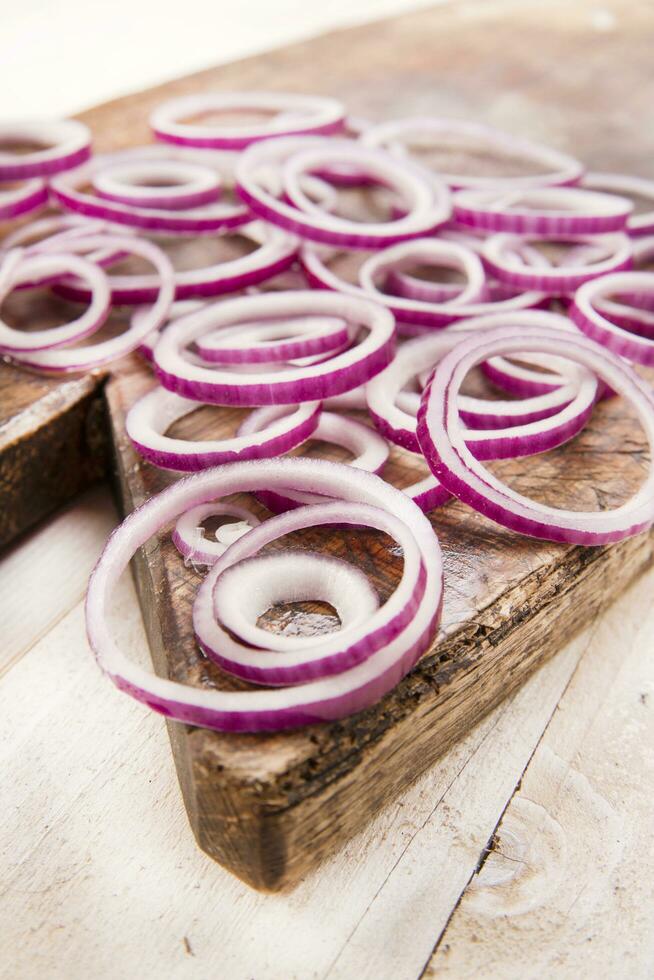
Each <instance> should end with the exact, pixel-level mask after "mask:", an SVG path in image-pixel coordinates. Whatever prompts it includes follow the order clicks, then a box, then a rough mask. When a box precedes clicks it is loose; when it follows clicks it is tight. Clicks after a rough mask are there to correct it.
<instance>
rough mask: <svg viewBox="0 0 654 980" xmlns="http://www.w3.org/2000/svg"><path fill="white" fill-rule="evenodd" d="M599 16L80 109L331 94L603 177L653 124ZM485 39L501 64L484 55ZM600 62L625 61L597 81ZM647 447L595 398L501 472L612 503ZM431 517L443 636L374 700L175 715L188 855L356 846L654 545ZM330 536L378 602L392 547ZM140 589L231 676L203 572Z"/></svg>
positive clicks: (531, 21)
mask: <svg viewBox="0 0 654 980" xmlns="http://www.w3.org/2000/svg"><path fill="white" fill-rule="evenodd" d="M603 11H604V16H603V18H600V19H599V20H598V19H597V15H596V10H595V8H594V7H593V6H592V5H591V4H586V3H583V4H580V5H579V7H578V8H577V9H575V10H574V11H570V10H567V9H566V8H565V7H564V6H563V5H559V4H553V5H552V6H551V8H549V10H548V14H549V17H548V19H547V21H546V22H543V18H542V11H541V10H540V9H539V8H538V7H537V6H531V5H529V6H525V5H524V4H521V5H517V4H507V3H502V4H499V5H498V4H492V3H491V4H488V3H487V4H457V5H455V6H453V7H451V8H448V9H438V10H434V11H431V12H427V13H422V14H416V15H412V16H406V17H403V18H401V19H399V20H395V21H389V22H384V23H382V24H379V25H373V26H368V27H365V28H361V29H357V30H354V31H349V32H346V33H343V34H339V35H335V36H332V37H327V38H321V39H318V40H316V41H312V42H310V43H309V44H305V45H296V46H294V47H292V48H288V49H285V50H283V51H279V52H273V53H271V54H270V55H265V56H263V57H259V58H256V59H252V60H249V61H246V62H242V63H239V64H236V65H232V66H227V67H224V68H220V69H217V70H215V71H212V72H206V73H203V74H202V75H199V76H195V77H194V78H192V79H186V80H182V81H180V82H175V83H172V84H170V85H167V86H165V87H162V88H158V89H155V90H152V91H151V92H148V93H143V94H140V95H137V96H133V97H130V98H128V99H124V100H121V101H120V102H117V103H111V104H109V105H107V106H103V107H100V108H99V109H96V110H93V111H92V112H90V113H87V114H86V116H85V119H86V121H87V122H88V123H89V124H90V125H91V126H92V127H93V129H94V132H95V133H96V134H97V139H96V145H97V146H98V148H99V149H103V148H107V147H116V146H121V145H129V144H132V143H135V142H138V141H140V140H142V139H145V138H147V123H146V120H147V115H148V111H149V109H150V108H151V106H152V105H154V104H155V103H156V102H157V101H159V100H160V99H162V98H163V97H168V96H170V95H172V94H181V93H183V92H187V91H195V90H199V89H201V88H207V87H222V88H255V87H264V88H277V89H290V90H293V89H296V90H302V91H316V92H320V91H324V92H330V93H332V94H336V95H340V96H342V97H343V98H344V99H345V100H346V101H347V103H348V105H349V106H350V108H351V110H352V111H353V112H355V113H357V114H359V113H363V114H366V115H368V116H371V117H373V118H384V117H389V116H392V115H394V114H407V113H413V114H417V113H421V112H436V113H449V114H452V115H457V116H463V117H470V118H478V119H482V120H485V121H488V122H491V123H495V124H498V125H503V126H506V127H507V128H509V129H513V130H515V131H517V132H522V133H523V134H526V135H531V136H534V137H536V138H543V139H545V140H547V141H548V142H550V143H552V144H553V145H558V146H560V147H561V148H564V149H569V150H570V151H572V152H575V153H576V154H578V155H580V156H582V157H584V159H586V161H587V162H588V163H589V164H590V165H592V166H593V167H596V168H600V167H601V168H610V167H614V168H621V169H628V170H631V171H634V172H641V173H647V169H648V167H651V163H650V160H651V158H652V150H654V134H653V133H652V131H651V128H648V127H647V125H646V122H647V119H648V114H649V112H650V108H649V107H650V99H649V96H648V94H647V87H646V85H645V84H642V82H643V80H645V79H646V78H647V77H648V75H647V72H648V70H649V53H650V51H651V47H650V42H651V37H652V15H651V11H650V9H649V8H648V6H647V5H645V4H633V3H632V4H629V5H628V6H625V5H621V4H617V3H616V4H612V5H608V6H607V7H606V8H603ZM625 11H628V14H629V16H628V18H624V17H623V12H625ZM607 18H608V19H607ZM491 36H492V40H493V50H494V51H495V52H497V51H501V52H502V58H501V60H498V58H497V57H494V56H493V57H491V56H490V53H489V52H490V48H489V38H490V37H491ZM536 37H537V41H538V43H537V44H535V43H534V39H535V38H536ZM591 42H592V43H591ZM607 62H609V63H611V64H620V65H621V71H620V72H619V73H617V75H616V73H614V72H612V73H607V72H606V70H605V66H606V64H607ZM591 93H592V102H591V100H590V99H589V95H590V94H591ZM625 105H628V106H629V112H628V113H626V112H625V111H624V107H625ZM201 247H203V248H205V247H209V248H211V249H213V248H219V247H223V246H222V243H220V244H219V243H209V244H208V245H206V246H201ZM194 248H197V246H194ZM182 260H183V256H182ZM147 384H148V381H147V375H145V374H144V373H143V372H142V370H141V369H140V368H139V367H137V365H136V362H135V361H133V362H125V364H124V365H122V366H121V369H120V371H119V372H118V373H117V376H116V378H115V379H114V380H113V381H112V382H111V384H110V386H109V395H108V397H109V404H110V408H111V415H112V425H113V429H114V437H115V445H116V449H117V462H118V468H119V470H120V475H121V485H122V493H123V499H124V501H125V505H126V506H127V507H131V506H133V505H134V504H136V503H138V502H140V501H141V500H142V499H144V497H145V496H146V495H148V494H149V493H151V492H152V491H153V490H155V489H157V488H159V487H160V486H161V485H163V484H164V483H165V482H167V480H169V479H170V477H165V476H162V475H161V474H157V473H156V472H155V471H153V470H152V469H151V468H149V467H147V466H144V465H141V464H140V463H139V461H138V460H137V459H136V458H135V457H134V455H133V454H132V452H131V449H130V447H129V445H128V444H127V443H126V440H125V438H124V434H123V433H122V429H121V424H122V416H123V414H124V410H125V409H126V408H127V407H128V406H129V405H130V404H131V403H132V402H133V400H134V398H135V397H136V395H137V393H138V391H140V390H142V389H143V386H144V385H147ZM206 414H207V413H205V417H204V418H202V417H201V416H200V413H198V417H196V418H195V419H190V420H189V421H188V422H187V423H186V425H187V431H189V432H190V431H194V432H195V433H196V434H197V435H202V434H203V433H204V434H207V433H208V431H209V430H208V428H207V426H210V428H211V432H212V433H213V434H217V433H219V432H227V431H231V430H232V429H233V426H234V419H233V416H232V414H231V413H228V412H222V413H216V412H213V413H212V416H213V418H212V419H211V420H210V419H208V418H206ZM180 430H181V426H180ZM641 449H642V447H641V445H640V444H639V442H638V436H637V434H634V432H633V425H632V424H631V421H630V419H629V417H628V416H626V415H624V414H622V412H621V409H620V408H619V406H616V405H608V406H602V408H601V410H600V411H598V413H597V417H596V418H595V420H594V422H593V425H592V426H591V427H590V428H589V430H588V431H587V432H586V433H585V434H584V435H583V437H581V438H580V439H579V440H577V441H576V442H575V443H574V445H572V446H570V447H568V448H567V449H566V450H564V451H562V452H557V453H552V454H548V455H547V456H546V457H543V458H540V459H537V460H532V461H528V462H518V463H507V464H502V466H501V467H498V469H499V470H500V472H502V473H503V474H504V475H505V476H509V477H510V478H511V480H512V483H513V484H514V485H515V486H518V487H519V488H520V489H521V490H523V491H524V492H527V493H532V494H535V495H537V496H540V497H541V498H542V499H547V500H549V502H552V503H557V502H558V503H561V504H565V503H572V502H574V503H575V505H577V506H591V507H592V506H595V505H598V506H600V507H605V506H612V505H614V504H615V503H616V502H617V501H619V500H621V499H623V498H624V497H625V496H626V494H627V493H628V492H629V491H630V490H631V489H633V487H634V486H635V485H636V483H637V481H638V480H639V479H640V477H641V475H642V472H643V468H644V466H645V465H646V461H645V459H644V458H643V454H642V452H641ZM616 459H619V462H620V465H619V466H616ZM388 475H390V476H391V478H393V479H397V480H398V482H400V483H401V481H402V480H404V482H408V481H409V476H408V468H407V462H406V459H404V460H400V459H399V456H396V458H395V460H394V462H393V463H392V464H391V466H390V467H389V470H388ZM555 488H556V489H555ZM434 524H435V527H436V529H437V531H438V533H439V535H440V536H441V540H442V542H443V545H444V550H445V554H446V562H447V576H448V578H447V581H448V586H447V593H446V604H445V611H444V621H443V630H442V634H441V636H440V637H439V642H438V645H437V647H436V649H435V650H434V651H432V653H430V654H428V655H427V656H426V657H425V658H423V660H422V661H421V664H420V665H419V667H418V668H417V669H416V670H415V671H414V672H413V674H412V675H411V676H410V677H408V678H407V679H406V680H405V681H404V682H403V683H402V684H401V685H400V686H399V687H398V688H397V689H396V690H395V691H394V692H393V693H392V694H391V695H389V696H388V697H387V698H386V699H385V700H384V701H383V702H382V703H381V704H380V705H378V706H376V707H375V708H373V709H371V710H370V711H368V712H366V713H364V714H363V715H360V716H357V717H356V718H353V719H349V720H347V721H345V722H343V723H340V724H338V725H331V726H319V727H316V728H314V729H307V730H305V731H301V732H297V733H290V734H285V735H276V736H257V737H254V736H239V737H234V736H229V737H228V736H220V735H217V734H215V733H208V732H205V731H200V730H191V729H187V728H184V727H183V726H179V725H171V726H170V733H171V738H172V741H173V747H174V750H175V757H176V761H177V765H178V772H179V775H180V780H181V784H182V788H183V791H184V796H185V801H186V805H187V808H188V811H189V815H190V817H191V823H192V825H193V828H194V831H195V833H196V836H197V837H198V840H199V842H200V844H201V846H202V847H204V848H205V849H206V850H208V851H209V853H211V854H212V855H214V856H215V857H217V858H218V859H219V860H221V861H222V862H223V863H225V864H226V865H227V866H228V867H230V868H231V869H232V870H234V871H235V872H236V873H237V874H239V875H240V876H242V877H243V878H245V879H246V880H247V881H249V882H251V883H252V884H254V885H256V886H257V887H261V888H268V889H275V888H279V887H282V886H283V885H285V884H289V883H292V882H294V881H296V880H297V879H298V878H299V877H300V876H301V875H302V874H303V873H304V872H305V871H306V870H307V868H308V867H309V865H310V863H312V862H314V861H316V860H318V859H319V858H322V857H324V855H326V854H327V853H328V852H329V851H330V850H331V849H332V848H333V847H334V846H335V845H336V844H337V843H339V842H341V841H343V840H344V839H347V838H348V837H349V836H351V835H352V834H353V833H354V832H355V831H357V830H358V829H359V828H360V827H361V826H362V824H363V823H365V821H366V820H368V819H370V818H371V817H372V816H373V815H374V814H375V813H376V812H377V811H378V810H379V808H380V807H381V806H382V805H383V804H385V803H388V802H389V801H390V800H392V799H393V798H394V797H395V796H396V795H397V793H398V792H399V791H401V790H402V789H403V788H404V787H405V786H406V785H407V784H408V783H410V782H411V781H413V780H415V779H416V778H417V777H418V776H419V774H420V773H421V772H423V771H424V770H425V769H426V768H427V767H428V766H429V765H430V764H431V763H432V762H433V761H434V760H435V759H436V758H437V757H438V756H439V755H440V754H441V753H442V752H443V751H444V750H445V749H446V748H447V747H448V746H449V745H450V744H451V743H452V742H453V741H454V740H455V739H456V738H459V737H460V736H461V735H462V734H463V733H465V732H467V731H469V729H470V727H471V725H473V724H474V723H475V722H476V721H477V720H478V718H480V717H481V716H482V715H483V713H484V712H486V711H488V710H489V709H490V708H491V707H492V706H493V705H494V704H496V703H497V702H498V701H499V700H500V699H501V698H503V697H505V696H506V695H507V694H508V693H509V692H510V691H512V690H513V689H514V688H515V687H516V686H517V685H518V684H519V683H520V682H521V681H522V680H523V679H524V677H525V676H526V674H527V673H528V672H529V671H530V670H531V669H533V667H534V665H535V664H536V663H538V662H539V661H540V660H542V659H544V658H545V657H546V656H548V655H549V654H551V653H552V652H553V651H554V650H556V649H558V648H559V647H560V645H561V642H562V639H563V638H564V637H566V636H568V635H570V633H571V631H573V630H574V629H576V628H577V627H578V626H579V625H581V624H582V623H583V622H585V621H586V620H587V619H588V618H589V617H590V616H592V615H593V613H594V611H595V610H596V609H597V608H598V607H600V606H601V605H602V604H603V603H604V602H605V596H606V595H607V593H609V592H611V593H612V592H615V591H618V590H619V588H620V587H621V586H623V585H624V584H626V582H627V581H629V580H630V578H632V577H633V576H634V575H635V574H637V572H638V571H640V570H641V569H642V568H643V567H644V566H645V565H646V564H648V563H649V561H650V560H651V540H650V539H649V538H648V537H647V536H644V537H641V538H639V539H636V540H634V541H632V542H628V543H626V544H623V545H619V546H616V547H614V548H612V549H596V550H584V549H579V548H570V549H566V548H563V547H559V546H553V545H543V544H538V543H533V542H528V541H524V540H522V539H517V538H516V537H514V536H512V535H510V534H508V533H505V532H503V531H501V530H499V529H497V528H494V527H492V526H491V525H489V524H488V523H487V522H485V521H483V520H482V519H481V518H478V517H477V516H475V515H472V514H471V513H470V512H469V511H467V510H466V509H465V508H464V507H462V506H460V505H451V506H449V507H448V508H446V509H445V510H443V511H442V512H440V513H437V514H436V515H435V516H434ZM325 541H327V545H328V547H329V548H330V549H331V550H332V551H333V552H335V553H338V552H339V550H344V549H348V550H349V551H350V553H351V552H352V550H354V552H355V553H356V554H357V555H358V558H359V560H360V561H361V562H365V564H366V567H368V568H373V569H374V576H375V581H376V584H377V586H378V588H379V590H380V592H381V593H382V595H386V594H388V590H389V589H390V588H391V587H392V584H393V581H394V576H396V575H397V570H398V565H399V561H398V559H397V556H394V555H393V554H392V552H391V551H390V550H389V548H388V542H385V541H384V540H383V539H381V538H380V537H376V536H373V535H355V534H351V535H348V536H347V538H346V536H345V535H340V536H338V537H334V536H333V535H332V536H330V537H329V539H328V540H327V537H326V535H324V534H321V533H320V532H315V533H314V534H313V535H304V536H303V539H302V543H303V544H309V545H315V544H318V543H325ZM138 580H139V586H140V590H141V599H142V604H143V608H144V612H145V617H146V626H147V629H148V635H149V638H150V643H151V646H152V650H153V654H154V658H155V662H156V665H157V669H158V670H160V671H162V672H168V673H170V674H171V676H175V677H177V678H179V679H184V680H186V681H188V682H189V683H197V684H204V685H209V686H211V685H217V686H222V685H224V684H229V683H230V682H229V681H227V680H226V678H225V677H224V676H223V675H221V674H220V673H219V672H218V671H217V670H214V669H213V668H212V667H211V666H210V665H208V664H207V663H206V662H205V661H204V660H202V658H200V657H199V655H198V653H197V651H196V649H195V646H194V644H193V640H192V636H191V633H190V624H189V611H190V607H189V602H190V598H191V596H192V594H193V592H194V589H195V587H196V585H197V578H196V576H195V574H194V573H193V572H192V571H191V570H189V569H186V568H185V567H184V566H183V564H182V562H181V561H180V559H179V557H178V556H177V554H176V553H175V552H174V549H173V548H172V547H171V546H170V543H169V542H167V541H165V540H161V541H160V542H159V546H157V544H156V543H155V544H154V545H153V546H152V547H149V548H148V549H147V552H146V554H143V555H141V556H140V559H139V565H138ZM303 615H304V614H303ZM309 615H311V614H309ZM304 622H305V624H306V623H307V618H306V615H304ZM308 624H309V625H312V622H311V620H309V622H308ZM389 759H392V764H390V765H389Z"/></svg>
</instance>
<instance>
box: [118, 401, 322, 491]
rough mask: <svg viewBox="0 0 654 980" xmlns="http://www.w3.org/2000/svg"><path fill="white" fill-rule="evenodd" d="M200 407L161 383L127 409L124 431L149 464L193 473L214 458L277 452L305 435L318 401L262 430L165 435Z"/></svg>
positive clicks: (313, 423) (229, 460) (218, 460)
mask: <svg viewBox="0 0 654 980" xmlns="http://www.w3.org/2000/svg"><path fill="white" fill-rule="evenodd" d="M201 407H202V406H201V405H199V404H198V402H197V401H190V400H189V399H187V398H180V397H179V395H174V394H173V393H172V392H170V391H166V390H165V388H154V389H153V390H152V391H150V392H148V394H147V395H144V396H143V398H140V399H139V400H138V401H137V402H136V404H134V405H133V406H132V408H131V409H130V410H129V412H128V413H127V419H126V421H125V427H126V429H127V435H128V436H129V437H130V439H131V440H132V442H133V443H134V445H135V447H136V449H137V450H138V452H139V453H140V454H141V456H143V458H144V459H147V460H148V462H149V463H152V464H153V465H154V466H159V467H161V468H162V469H167V470H178V471H180V472H193V471H195V470H204V469H207V467H209V466H216V465H218V464H219V463H233V462H235V461H237V460H242V459H265V458H268V457H271V456H279V455H282V454H283V453H286V452H289V451H290V450H291V449H295V447H296V446H299V445H301V444H302V443H303V442H304V441H305V440H306V439H309V438H310V437H311V436H312V434H313V433H314V432H315V429H316V426H317V425H318V421H319V418H320V402H305V403H304V404H303V405H298V406H297V407H296V408H295V409H294V410H293V411H292V412H291V413H290V414H289V413H288V412H287V413H286V414H285V415H284V417H282V418H280V417H277V418H275V420H274V421H273V423H272V424H271V425H270V426H269V427H267V428H266V430H265V431H264V432H261V431H258V430H257V429H250V430H249V431H247V432H244V431H243V427H241V429H239V430H238V433H237V435H236V436H234V437H233V438H225V439H202V440H194V439H179V438H173V437H172V436H167V435H166V432H167V430H168V429H169V428H170V426H171V425H173V423H175V422H177V421H179V419H181V418H184V417H185V416H186V415H190V413H191V412H196V411H197V410H198V409H199V408H201Z"/></svg>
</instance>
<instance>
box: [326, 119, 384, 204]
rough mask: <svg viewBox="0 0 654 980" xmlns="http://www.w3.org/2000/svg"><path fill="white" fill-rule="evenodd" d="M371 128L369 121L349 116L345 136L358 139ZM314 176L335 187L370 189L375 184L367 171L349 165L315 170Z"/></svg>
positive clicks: (336, 165) (344, 125)
mask: <svg viewBox="0 0 654 980" xmlns="http://www.w3.org/2000/svg"><path fill="white" fill-rule="evenodd" d="M370 126H371V123H370V122H369V121H368V120H367V119H361V118H359V117H352V116H348V117H347V118H346V120H345V122H344V124H343V135H344V136H348V137H351V138H353V139H358V138H359V137H360V136H361V134H362V133H363V132H365V130H366V129H369V128H370ZM314 174H315V176H316V177H320V179H321V180H324V181H326V182H327V183H328V184H331V185H332V186H333V187H368V186H370V184H374V183H375V181H374V180H372V179H371V178H370V175H369V174H367V173H366V172H365V171H363V170H361V169H359V168H357V167H356V166H353V165H352V164H347V163H342V164H339V163H334V164H332V165H331V166H329V167H319V168H318V169H317V170H314Z"/></svg>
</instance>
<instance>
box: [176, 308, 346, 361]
mask: <svg viewBox="0 0 654 980" xmlns="http://www.w3.org/2000/svg"><path fill="white" fill-rule="evenodd" d="M349 342H350V331H349V330H348V327H347V324H346V323H345V321H344V320H341V319H339V318H338V317H329V316H326V317H318V316H313V317H304V318H298V319H296V320H289V321H284V320H271V321H269V322H265V321H258V322H257V323H239V324H237V325H236V326H234V327H223V328H222V330H217V331H216V332H215V333H210V334H207V335H206V336H204V337H201V338H200V339H199V340H198V341H197V343H196V345H195V346H196V348H197V351H198V354H199V355H200V357H202V358H203V360H205V361H209V362H210V363H216V364H269V363H271V362H276V361H292V360H297V359H299V358H305V357H315V356H319V355H322V354H331V353H332V352H333V351H336V350H337V349H343V348H344V347H345V346H346V345H347V344H349Z"/></svg>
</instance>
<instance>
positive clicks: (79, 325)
mask: <svg viewBox="0 0 654 980" xmlns="http://www.w3.org/2000/svg"><path fill="white" fill-rule="evenodd" d="M66 274H72V275H76V276H78V277H79V278H80V279H82V280H83V281H84V282H86V284H87V286H88V287H89V289H90V292H91V303H90V306H89V307H88V309H87V310H86V312H85V313H83V314H82V316H80V317H77V318H76V319H75V320H72V321H71V322H70V323H66V324H63V325H62V326H60V327H50V328H49V329H47V330H34V331H31V332H25V331H24V330H16V329H15V328H14V327H10V326H9V325H8V324H6V323H5V322H4V321H3V320H2V319H0V353H3V354H11V355H15V354H23V353H29V352H30V351H47V350H53V349H54V348H58V347H64V346H66V345H67V344H71V343H74V342H75V341H78V340H82V339H83V338H84V337H90V336H91V335H92V334H94V333H96V331H98V330H99V329H100V327H101V326H102V324H103V323H104V322H105V320H106V319H107V316H108V315H109V311H110V309H111V296H110V293H109V283H108V282H107V277H106V275H105V274H104V272H103V271H102V269H100V268H98V266H97V265H94V264H93V262H89V261H88V260H87V259H83V258H80V257H79V256H78V255H70V254H66V253H64V252H60V253H56V254H55V255H37V254H29V253H27V252H24V251H23V250H22V249H16V250H14V251H11V252H8V253H7V255H6V257H5V258H4V260H3V261H2V264H1V265H0V304H2V303H3V302H4V300H5V299H6V298H7V296H8V295H9V294H10V293H11V292H13V290H14V289H15V288H16V287H17V286H20V285H21V284H22V283H32V282H39V281H41V280H44V279H45V280H48V279H50V278H52V277H53V276H54V277H57V276H61V275H66Z"/></svg>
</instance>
